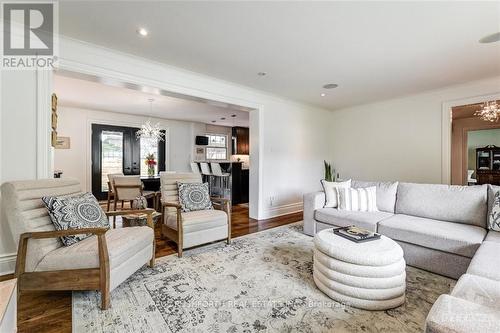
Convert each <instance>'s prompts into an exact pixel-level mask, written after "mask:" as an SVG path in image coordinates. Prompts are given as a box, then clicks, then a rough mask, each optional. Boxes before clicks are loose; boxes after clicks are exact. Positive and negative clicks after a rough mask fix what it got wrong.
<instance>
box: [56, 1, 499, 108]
mask: <svg viewBox="0 0 500 333" xmlns="http://www.w3.org/2000/svg"><path fill="white" fill-rule="evenodd" d="M59 16H60V30H61V33H62V34H64V35H67V36H70V37H74V38H76V39H81V40H85V41H88V42H91V43H95V44H99V45H103V46H106V47H109V48H113V49H118V50H120V51H124V52H128V53H132V54H135V55H139V56H142V57H145V58H150V59H154V60H157V61H161V62H164V63H168V64H170V65H174V66H178V67H183V68H186V69H189V70H192V71H195V72H199V73H203V74H207V75H210V76H214V77H217V78H221V79H226V80H229V81H233V82H237V83H240V84H244V85H247V86H250V87H254V88H256V89H260V90H264V91H268V92H272V93H275V94H278V95H281V96H286V97H289V98H292V99H295V100H299V101H303V102H307V103H310V104H314V105H319V106H322V107H325V108H329V109H336V108H340V107H343V106H348V105H355V104H362V103H366V102H371V101H375V100H382V99H387V98H391V97H396V96H400V95H405V94H410V93H416V92H419V91H424V90H429V89H434V88H439V87H443V86H447V85H451V84H457V83H463V82H467V81H471V80H476V79H481V78H486V77H493V76H497V75H500V43H498V42H497V43H493V44H480V43H478V40H479V39H480V38H482V37H484V36H485V35H489V34H492V33H495V32H498V31H500V2H499V1H492V2H478V1H471V2H455V1H449V2H434V1H415V2H397V1H394V2H375V1H373V2H372V1H365V2H307V1H304V2H265V1H264V2H263V1H255V2H224V1H222V2H211V1H202V2H199V1H184V2H170V1H168V2H158V1H152V2H151V1H149V2H146V1H125V2H120V3H119V4H118V2H117V1H115V2H104V1H103V2H95V1H92V2H60V15H59ZM138 27H145V28H147V29H148V30H149V36H148V37H146V38H141V37H139V36H138V35H137V34H136V30H137V28H138ZM262 71H265V72H268V75H267V76H264V77H260V76H257V72H262ZM326 83H337V84H339V88H337V89H334V90H330V91H324V90H323V89H322V88H321V87H322V86H323V85H324V84H326ZM322 92H326V93H327V96H325V97H320V93H322Z"/></svg>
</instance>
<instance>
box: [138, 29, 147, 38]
mask: <svg viewBox="0 0 500 333" xmlns="http://www.w3.org/2000/svg"><path fill="white" fill-rule="evenodd" d="M137 33H138V34H139V35H140V36H142V37H146V36H147V35H148V31H147V30H146V28H139V29H137Z"/></svg>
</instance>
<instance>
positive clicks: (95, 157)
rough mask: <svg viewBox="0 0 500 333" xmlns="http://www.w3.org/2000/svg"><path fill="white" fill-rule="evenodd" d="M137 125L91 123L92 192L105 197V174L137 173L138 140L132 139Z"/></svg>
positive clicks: (106, 181)
mask: <svg viewBox="0 0 500 333" xmlns="http://www.w3.org/2000/svg"><path fill="white" fill-rule="evenodd" d="M138 130H139V128H133V127H123V126H111V125H99V124H92V193H93V194H94V195H95V196H96V198H97V199H100V200H102V199H105V198H106V197H107V192H108V176H107V175H108V173H123V174H125V175H139V174H140V172H141V166H140V151H141V147H140V142H139V140H137V139H136V138H135V132H137V131H138Z"/></svg>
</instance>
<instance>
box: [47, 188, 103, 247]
mask: <svg viewBox="0 0 500 333" xmlns="http://www.w3.org/2000/svg"><path fill="white" fill-rule="evenodd" d="M42 201H43V203H44V204H45V206H47V210H48V211H49V216H50V219H51V220H52V223H53V224H54V227H55V229H56V230H68V229H82V228H101V227H105V228H107V227H109V220H108V218H107V217H106V213H104V211H103V210H102V208H101V206H100V205H99V203H98V202H97V199H96V198H95V197H94V196H93V195H92V193H83V194H77V195H72V196H62V197H43V198H42ZM90 236H91V235H90V234H81V235H73V236H63V237H61V241H62V243H63V244H64V245H65V246H70V245H73V244H75V243H78V242H79V241H81V240H83V239H85V238H87V237H90Z"/></svg>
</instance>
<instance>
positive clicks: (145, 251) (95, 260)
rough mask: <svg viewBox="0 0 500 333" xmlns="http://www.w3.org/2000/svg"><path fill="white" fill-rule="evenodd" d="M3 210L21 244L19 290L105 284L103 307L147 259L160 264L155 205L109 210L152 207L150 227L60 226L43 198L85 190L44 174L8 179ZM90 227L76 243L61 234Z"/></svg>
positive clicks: (102, 287) (89, 287)
mask: <svg viewBox="0 0 500 333" xmlns="http://www.w3.org/2000/svg"><path fill="white" fill-rule="evenodd" d="M1 191H2V211H3V212H5V214H6V221H7V223H8V225H9V228H10V230H11V233H12V236H13V238H14V241H15V242H16V245H17V246H18V252H17V262H16V272H15V275H16V277H17V279H18V292H19V293H22V292H25V291H35V290H100V291H101V308H102V309H107V308H109V306H110V291H111V290H113V289H114V288H116V287H117V286H118V285H119V284H120V283H122V282H123V281H125V280H126V279H127V278H128V277H129V276H130V275H132V274H133V273H134V272H135V271H137V270H138V269H139V268H141V267H142V266H143V265H144V264H146V263H149V265H150V266H151V267H152V266H153V265H154V255H155V241H154V230H153V220H152V217H151V216H152V213H153V210H152V209H147V210H140V211H126V212H120V211H115V212H108V213H106V214H107V215H108V217H109V216H117V215H125V214H130V213H132V214H133V213H146V214H147V216H148V217H147V221H148V227H130V228H120V229H111V230H110V229H108V228H86V229H78V230H61V231H55V229H54V225H53V224H52V221H51V219H50V217H49V215H48V212H47V209H46V207H45V205H44V204H43V202H42V200H41V198H42V197H43V196H64V195H72V194H78V193H81V187H80V184H79V182H78V181H77V180H73V179H43V180H28V181H13V182H7V183H4V184H3V185H2V187H1ZM82 233H89V234H93V236H91V237H88V238H86V239H84V240H82V241H80V242H78V243H76V244H73V245H71V246H63V245H62V243H61V241H60V240H59V237H61V236H65V235H75V234H82Z"/></svg>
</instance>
